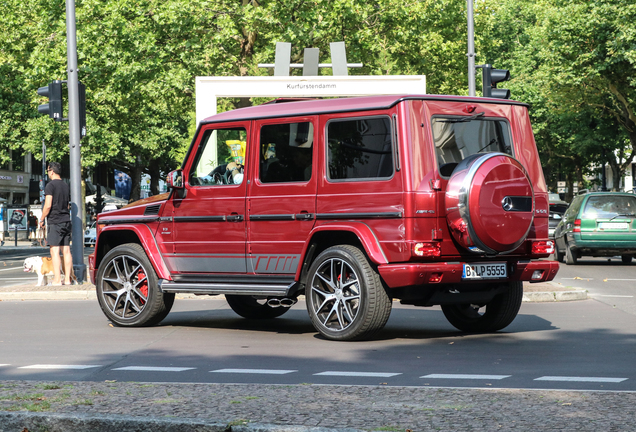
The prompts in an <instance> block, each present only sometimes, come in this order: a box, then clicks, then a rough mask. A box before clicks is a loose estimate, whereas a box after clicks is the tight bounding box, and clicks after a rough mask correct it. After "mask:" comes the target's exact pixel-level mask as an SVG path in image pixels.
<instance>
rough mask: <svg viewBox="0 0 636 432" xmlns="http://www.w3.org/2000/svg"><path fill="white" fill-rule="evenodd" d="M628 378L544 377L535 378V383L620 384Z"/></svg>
mask: <svg viewBox="0 0 636 432" xmlns="http://www.w3.org/2000/svg"><path fill="white" fill-rule="evenodd" d="M627 379H628V378H604V377H574V376H571V377H568V376H543V377H540V378H535V379H534V380H535V381H563V382H606V383H619V382H623V381H626V380H627Z"/></svg>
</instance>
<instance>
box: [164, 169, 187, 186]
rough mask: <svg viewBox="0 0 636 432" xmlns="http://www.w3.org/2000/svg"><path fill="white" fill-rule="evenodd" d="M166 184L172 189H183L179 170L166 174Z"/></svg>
mask: <svg viewBox="0 0 636 432" xmlns="http://www.w3.org/2000/svg"><path fill="white" fill-rule="evenodd" d="M166 184H167V185H168V187H169V188H172V189H183V175H182V172H181V170H174V171H170V172H169V173H168V177H167V178H166Z"/></svg>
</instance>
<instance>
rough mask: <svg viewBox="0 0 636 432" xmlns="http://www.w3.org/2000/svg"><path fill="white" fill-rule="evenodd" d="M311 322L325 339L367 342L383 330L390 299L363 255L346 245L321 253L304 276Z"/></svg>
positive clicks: (387, 317) (387, 316)
mask: <svg viewBox="0 0 636 432" xmlns="http://www.w3.org/2000/svg"><path fill="white" fill-rule="evenodd" d="M305 297H306V300H307V311H308V312H309V316H310V318H311V322H312V324H313V325H314V327H315V328H316V330H318V331H319V332H320V334H322V335H323V336H324V337H326V338H327V339H331V340H360V339H367V338H369V337H370V336H372V335H373V334H374V333H376V332H377V331H379V330H380V329H382V328H383V327H384V325H385V324H386V322H387V320H388V319H389V315H390V314H391V299H390V297H389V296H388V294H387V292H386V290H385V289H384V286H383V285H382V282H381V281H380V277H379V275H378V273H377V272H376V270H375V269H374V268H373V267H372V266H371V264H370V263H369V260H368V259H367V257H366V255H365V254H364V253H363V252H362V251H361V250H360V249H358V248H357V247H355V246H350V245H339V246H333V247H330V248H328V249H326V250H325V251H323V252H322V253H321V254H320V255H318V257H316V259H315V260H314V262H313V263H312V265H311V267H310V269H309V273H308V283H307V287H306V293H305Z"/></svg>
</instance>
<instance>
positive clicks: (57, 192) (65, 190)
mask: <svg viewBox="0 0 636 432" xmlns="http://www.w3.org/2000/svg"><path fill="white" fill-rule="evenodd" d="M44 194H45V195H51V196H52V197H53V203H52V205H51V211H50V212H49V215H48V216H47V219H48V222H49V223H50V224H58V223H62V222H70V221H71V213H70V212H69V210H68V202H69V201H70V198H71V190H70V189H69V187H68V185H67V184H66V183H65V182H63V181H62V180H51V181H50V182H49V183H48V184H47V185H46V188H44Z"/></svg>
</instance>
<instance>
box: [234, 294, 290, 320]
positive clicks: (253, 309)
mask: <svg viewBox="0 0 636 432" xmlns="http://www.w3.org/2000/svg"><path fill="white" fill-rule="evenodd" d="M225 300H227V303H228V304H229V305H230V307H231V308H232V310H233V311H234V312H236V313H237V314H238V315H240V316H242V317H243V318H247V319H271V318H276V317H279V316H281V315H282V314H284V313H285V312H287V311H288V310H289V308H287V307H276V308H275V307H271V306H270V305H268V304H267V299H259V298H257V297H253V296H245V295H232V294H226V295H225Z"/></svg>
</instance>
